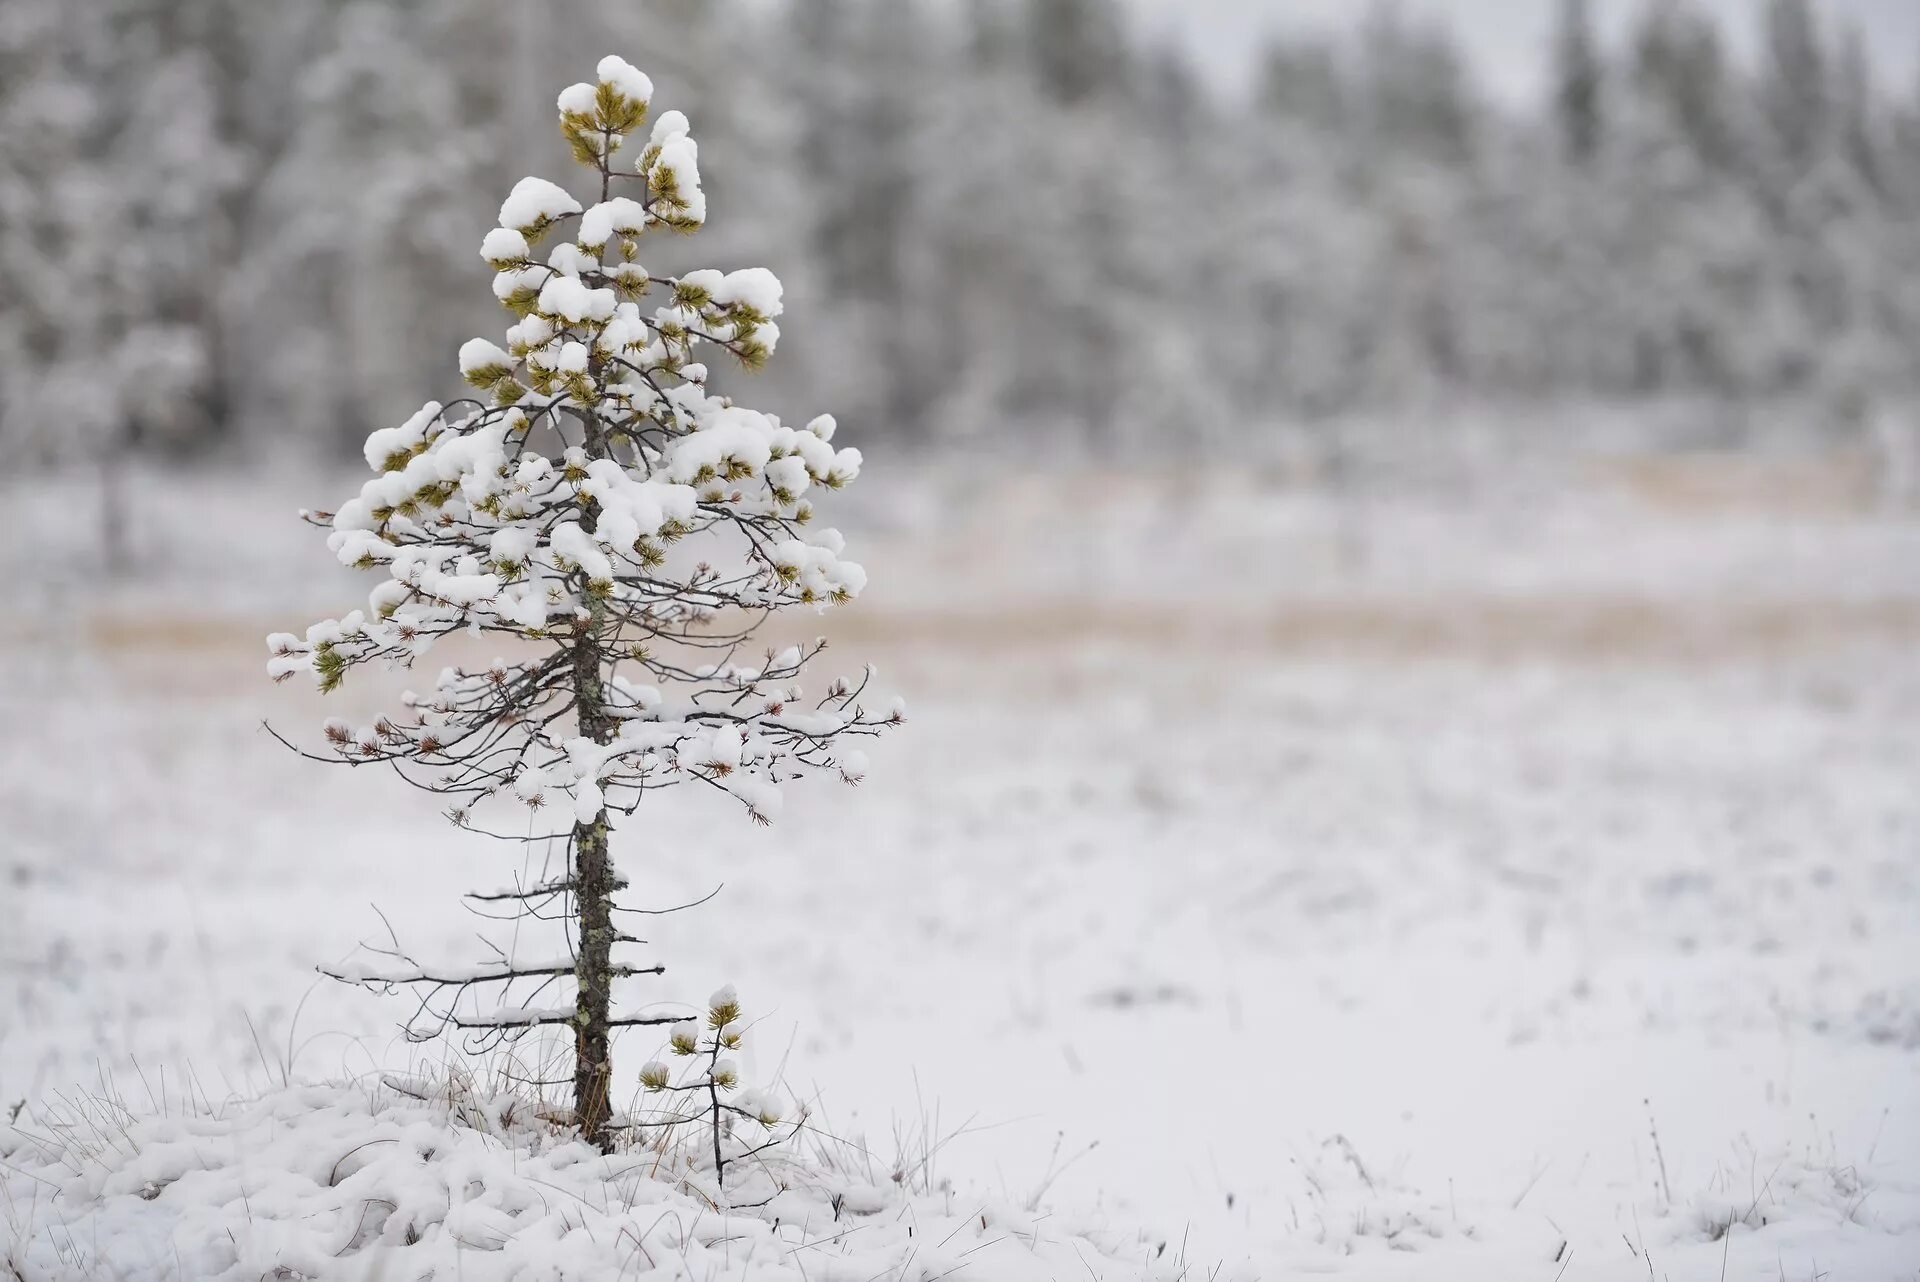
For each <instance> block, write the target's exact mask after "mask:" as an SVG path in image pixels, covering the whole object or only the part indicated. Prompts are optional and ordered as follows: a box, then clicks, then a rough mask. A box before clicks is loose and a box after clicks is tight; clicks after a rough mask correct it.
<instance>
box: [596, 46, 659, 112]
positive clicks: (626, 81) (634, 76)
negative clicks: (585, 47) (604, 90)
mask: <svg viewBox="0 0 1920 1282" xmlns="http://www.w3.org/2000/svg"><path fill="white" fill-rule="evenodd" d="M594 74H595V75H597V76H598V77H599V78H600V83H601V84H603V85H609V86H611V87H612V88H614V89H615V90H617V91H618V92H619V93H620V94H621V96H622V97H625V98H627V99H629V100H631V101H633V102H651V101H653V81H652V79H651V78H649V77H648V75H647V73H646V72H644V71H641V70H640V69H639V68H637V67H635V66H634V65H633V64H632V63H630V62H628V61H627V60H626V59H625V58H622V57H619V56H618V55H616V54H611V53H610V54H608V55H607V56H606V57H604V58H602V59H601V60H600V65H599V66H597V67H595V68H594Z"/></svg>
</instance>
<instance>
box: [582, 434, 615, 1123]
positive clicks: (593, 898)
mask: <svg viewBox="0 0 1920 1282" xmlns="http://www.w3.org/2000/svg"><path fill="white" fill-rule="evenodd" d="M582 417H583V419H584V421H585V426H586V435H587V440H586V447H587V452H588V453H589V454H590V455H594V456H598V455H599V454H600V453H602V452H603V451H604V450H605V448H606V445H605V440H604V438H603V436H602V434H601V430H600V423H599V421H598V419H597V418H596V417H595V416H594V415H591V414H587V415H583V416H582ZM598 515H599V513H598V510H597V505H596V504H593V503H591V502H589V503H588V504H587V505H586V511H585V512H584V513H583V514H582V518H581V525H582V526H583V527H584V528H585V529H586V530H588V531H589V532H591V531H592V530H593V528H594V525H595V522H596V519H597V517H598ZM602 627H603V616H602V613H601V610H600V606H599V603H598V602H597V601H594V602H592V603H591V604H590V606H589V615H588V618H587V620H586V621H585V623H584V624H583V625H582V627H581V630H580V633H579V635H578V637H577V639H576V640H575V642H574V647H573V700H574V717H575V719H576V720H577V722H578V723H579V730H580V733H581V734H582V735H583V736H585V737H586V738H589V739H591V740H593V741H594V742H595V743H607V742H609V741H610V740H611V739H612V737H613V731H614V726H613V721H612V719H611V718H609V717H608V716H607V715H606V711H605V708H604V706H603V700H604V697H605V694H604V686H603V684H602V677H601V665H602V663H603V662H604V660H605V653H604V646H603V643H602V638H601V628H602ZM611 834H612V825H611V824H610V823H609V822H608V820H607V812H606V811H605V810H604V809H603V810H602V811H601V812H600V813H599V814H597V815H595V816H594V817H593V820H592V822H590V823H575V824H574V826H573V894H574V904H575V907H576V909H577V911H578V932H579V933H578V938H577V940H576V941H575V945H576V946H575V957H574V979H575V987H576V990H577V991H576V996H575V998H574V1011H573V1027H574V1041H573V1107H574V1116H575V1117H576V1118H577V1119H578V1122H579V1125H580V1134H581V1136H582V1137H583V1138H584V1139H586V1140H587V1141H588V1142H589V1143H591V1144H595V1145H598V1146H599V1147H600V1149H601V1150H602V1151H609V1150H611V1148H612V1144H613V1137H612V1135H611V1133H610V1132H609V1131H608V1129H607V1121H608V1117H609V1115H610V1113H611V1112H612V1101H611V1095H612V1089H613V1049H612V1045H611V1042H612V1026H611V1023H610V1020H611V1018H612V1007H613V944H614V936H615V933H616V932H615V930H614V925H613V893H614V891H616V890H617V889H619V881H618V879H617V878H616V877H615V875H614V871H613V859H612V855H611V853H610V850H609V846H610V842H609V840H608V839H609V837H610V836H611Z"/></svg>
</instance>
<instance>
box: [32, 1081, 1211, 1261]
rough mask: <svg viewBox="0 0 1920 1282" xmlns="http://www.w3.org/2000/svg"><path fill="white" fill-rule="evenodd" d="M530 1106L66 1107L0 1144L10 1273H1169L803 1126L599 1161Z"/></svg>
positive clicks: (397, 1102) (284, 1091) (449, 1102)
mask: <svg viewBox="0 0 1920 1282" xmlns="http://www.w3.org/2000/svg"><path fill="white" fill-rule="evenodd" d="M546 1119H547V1115H546V1113H545V1110H544V1109H543V1108H541V1107H540V1106H538V1105H536V1104H533V1103H531V1102H529V1101H528V1100H526V1099H525V1098H523V1097H519V1096H515V1095H510V1094H488V1093H484V1092H482V1091H479V1090H477V1089H476V1088H474V1087H473V1086H472V1085H471V1084H470V1083H469V1082H468V1081H467V1080H466V1079H464V1078H462V1077H459V1076H455V1077H453V1078H451V1079H447V1080H443V1081H441V1082H440V1083H438V1084H437V1085H434V1086H432V1087H422V1086H420V1085H418V1084H415V1083H411V1082H408V1081H405V1080H402V1079H397V1078H382V1079H381V1080H380V1082H379V1084H378V1085H375V1086H371V1087H368V1086H361V1085H332V1086H288V1087H282V1088H280V1089H277V1090H274V1091H272V1092H269V1093H267V1094H265V1095H263V1096H260V1097H258V1098H254V1099H251V1100H247V1101H245V1102H240V1103H236V1104H232V1105H229V1106H224V1107H218V1108H213V1107H207V1106H205V1105H200V1106H197V1107H193V1108H189V1109H187V1110H184V1111H182V1110H177V1109H175V1110H169V1111H168V1112H166V1113H163V1114H158V1115H138V1114H136V1113H134V1112H132V1111H131V1110H130V1109H129V1108H128V1107H127V1106H126V1105H125V1103H124V1102H123V1101H121V1100H120V1099H118V1098H115V1097H112V1096H110V1095H99V1096H87V1097H83V1098H76V1097H73V1096H67V1097H63V1098H62V1100H61V1101H60V1103H59V1104H57V1105H55V1106H53V1107H50V1108H47V1109H43V1110H39V1111H37V1112H36V1113H34V1114H32V1115H29V1116H25V1117H22V1118H20V1119H18V1120H17V1121H16V1123H15V1126H14V1128H13V1129H11V1130H8V1131H5V1132H0V1214H4V1230H5V1237H6V1240H7V1245H6V1247H5V1250H4V1253H0V1277H6V1278H8V1279H9V1282H12V1280H13V1279H21V1280H23V1282H43V1280H44V1282H54V1280H59V1282H65V1280H66V1279H81V1278H86V1279H141V1280H142V1282H150V1280H153V1279H181V1280H183V1282H184V1280H188V1279H191V1280H192V1282H222V1280H224V1282H239V1280H240V1279H247V1280H248V1282H257V1280H258V1279H261V1278H270V1279H275V1282H296V1280H298V1279H315V1280H317V1279H333V1278H352V1279H362V1278H366V1279H372V1278H408V1279H412V1278H425V1277H435V1278H441V1277H445V1278H454V1277H458V1278H461V1279H464V1280H466V1282H495V1280H499V1282H504V1280H507V1279H513V1280H515V1282H534V1280H536V1279H546V1280H551V1282H559V1280H560V1279H594V1280H597V1279H609V1280H611V1279H615V1278H619V1279H629V1278H632V1279H647V1278H676V1279H712V1280H714V1282H721V1280H724V1279H735V1278H738V1279H745V1278H747V1277H748V1276H749V1275H751V1276H752V1277H753V1278H754V1279H756V1280H757V1282H775V1280H777V1279H793V1280H794V1282H829V1280H832V1279H847V1280H854V1279H858V1280H859V1282H867V1280H868V1279H873V1278H883V1277H884V1278H893V1279H911V1280H913V1282H936V1280H938V1279H954V1280H956V1282H964V1280H965V1279H988V1278H990V1279H995V1280H996V1282H1020V1280H1021V1279H1029V1278H1031V1279H1036V1280H1038V1279H1049V1278H1062V1277H1069V1276H1088V1275H1091V1276H1093V1277H1096V1278H1151V1279H1159V1278H1164V1279H1172V1278H1177V1277H1179V1276H1180V1275H1181V1273H1182V1271H1183V1266H1182V1264H1181V1263H1180V1262H1179V1261H1178V1259H1177V1253H1176V1252H1174V1251H1172V1250H1170V1249H1169V1248H1168V1247H1167V1246H1166V1244H1164V1243H1163V1242H1161V1241H1160V1240H1159V1239H1156V1238H1152V1237H1149V1236H1147V1235H1145V1234H1141V1233H1125V1232H1119V1231H1115V1230H1112V1229H1109V1228H1104V1227H1102V1226H1101V1225H1099V1224H1097V1223H1092V1222H1082V1223H1070V1222H1068V1221H1067V1220H1066V1219H1064V1218H1063V1217H1061V1216H1059V1215H1057V1214H1055V1213H1051V1212H1046V1211H1040V1210H1036V1209H1033V1208H1031V1207H1027V1206H1023V1205H1020V1204H1019V1203H1018V1202H1017V1201H1016V1200H1014V1199H1008V1198H1003V1197H992V1198H989V1197H968V1196H965V1195H963V1194H962V1193H960V1192H958V1191H956V1190H955V1189H954V1188H953V1187H952V1186H951V1185H947V1184H942V1185H939V1186H934V1187H928V1186H927V1185H926V1184H925V1183H922V1182H921V1181H918V1180H916V1179H913V1178H899V1177H897V1176H894V1175H889V1174H888V1172H889V1171H897V1170H899V1169H901V1164H899V1163H895V1164H891V1165H889V1164H886V1163H876V1162H874V1161H873V1160H871V1159H870V1157H869V1156H868V1155H867V1154H866V1153H864V1152H863V1151H861V1150H860V1149H858V1148H857V1147H856V1146H854V1145H851V1144H848V1143H845V1142H842V1141H838V1140H834V1139H831V1138H830V1137H827V1136H826V1135H824V1134H823V1133H821V1132H819V1131H818V1130H809V1131H808V1132H807V1133H806V1134H805V1136H804V1137H803V1138H804V1140H805V1141H810V1142H804V1143H797V1144H792V1145H788V1146H783V1147H782V1148H780V1149H777V1150H769V1151H767V1152H763V1153H760V1154H757V1155H755V1156H754V1157H753V1158H752V1159H751V1160H747V1161H734V1162H730V1163H729V1167H728V1175H727V1184H726V1187H725V1188H724V1190H722V1189H721V1188H720V1187H719V1186H718V1185H717V1184H716V1183H715V1181H714V1180H713V1178H712V1176H713V1172H712V1169H711V1162H710V1159H708V1158H705V1157H704V1156H703V1152H702V1147H703V1146H702V1145H700V1144H697V1143H684V1144H683V1143H652V1144H639V1145H635V1146H633V1147H630V1148H626V1149H623V1150H621V1151H617V1152H615V1153H613V1154H610V1155H603V1154H601V1153H600V1152H599V1151H598V1150H597V1149H595V1148H594V1147H593V1146H591V1145H588V1144H585V1143H582V1142H581V1141H579V1140H578V1139H577V1138H574V1137H573V1136H572V1135H571V1134H570V1133H569V1131H568V1130H567V1129H565V1128H563V1127H561V1126H558V1125H555V1124H554V1123H553V1122H552V1121H549V1120H546Z"/></svg>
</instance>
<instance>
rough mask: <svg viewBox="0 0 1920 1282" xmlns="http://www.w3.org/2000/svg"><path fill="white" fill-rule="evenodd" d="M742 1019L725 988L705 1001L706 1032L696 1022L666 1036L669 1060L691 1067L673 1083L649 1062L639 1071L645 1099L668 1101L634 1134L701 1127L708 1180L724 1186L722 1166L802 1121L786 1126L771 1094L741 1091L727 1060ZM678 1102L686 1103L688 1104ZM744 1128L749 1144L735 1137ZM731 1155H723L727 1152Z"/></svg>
mask: <svg viewBox="0 0 1920 1282" xmlns="http://www.w3.org/2000/svg"><path fill="white" fill-rule="evenodd" d="M744 1020H745V1014H744V1011H743V1009H742V1007H741V1005H740V995H739V994H738V993H737V992H736V991H735V990H734V988H733V986H732V985H731V984H729V985H727V986H726V987H725V988H722V989H720V990H719V991H717V992H715V993H714V994H713V996H711V997H709V998H708V999H707V1019H706V1029H705V1032H704V1033H703V1032H702V1030H701V1027H700V1023H699V1021H697V1020H691V1019H688V1020H681V1021H680V1022H678V1023H676V1024H674V1025H673V1027H672V1028H671V1029H669V1030H668V1033H667V1048H668V1050H669V1051H671V1052H672V1053H673V1054H674V1055H676V1056H680V1057H683V1058H686V1059H689V1060H691V1061H692V1065H691V1067H690V1068H689V1069H688V1070H687V1071H686V1072H685V1073H684V1074H682V1076H681V1080H680V1081H678V1082H676V1081H675V1080H674V1077H675V1073H674V1070H673V1068H672V1067H671V1066H670V1065H668V1064H665V1063H663V1062H661V1061H660V1060H653V1061H651V1062H649V1063H648V1064H647V1065H646V1066H645V1067H643V1068H642V1069H641V1070H640V1085H641V1086H642V1087H643V1088H644V1089H645V1090H646V1091H647V1092H648V1093H650V1094H654V1095H665V1096H667V1097H669V1100H670V1102H669V1104H668V1106H667V1107H666V1108H665V1109H664V1110H663V1112H662V1114H661V1115H658V1116H653V1117H648V1118H644V1119H636V1120H634V1121H633V1122H632V1123H631V1125H632V1126H633V1127H634V1128H635V1129H646V1130H658V1131H663V1132H668V1133H670V1132H672V1131H673V1130H675V1129H677V1128H679V1127H683V1126H694V1125H704V1126H705V1128H706V1130H707V1139H708V1143H709V1147H710V1149H711V1151H712V1156H713V1178H714V1181H715V1182H716V1183H717V1184H720V1185H722V1186H724V1185H725V1183H726V1174H727V1164H728V1163H729V1162H739V1161H745V1160H746V1159H748V1158H751V1157H753V1156H755V1155H757V1154H759V1153H762V1152H765V1151H766V1150H767V1149H769V1148H772V1147H773V1146H774V1145H776V1144H778V1143H780V1142H782V1141H783V1140H785V1139H787V1138H789V1137H790V1135H791V1133H792V1131H793V1130H797V1129H798V1128H799V1127H800V1125H801V1124H802V1123H804V1121H805V1115H804V1112H803V1113H802V1115H801V1116H800V1117H799V1118H797V1119H795V1120H794V1121H793V1122H791V1123H790V1124H789V1126H790V1130H789V1132H788V1133H786V1134H783V1133H782V1132H781V1130H780V1127H781V1125H782V1123H783V1122H785V1121H786V1113H785V1109H784V1108H783V1107H782V1105H781V1101H780V1098H779V1096H778V1095H777V1094H776V1093H775V1092H773V1091H771V1090H742V1089H741V1085H740V1069H739V1066H738V1065H737V1064H735V1063H734V1061H733V1060H732V1059H731V1058H730V1057H729V1053H730V1052H738V1051H739V1050H740V1049H741V1048H742V1047H743V1046H744V1045H745V1044H746V1028H745V1023H744ZM683 1100H689V1101H692V1102H691V1103H690V1104H689V1103H685V1102H682V1101H683ZM743 1124H745V1125H749V1126H750V1127H751V1128H752V1129H753V1130H754V1131H755V1132H756V1134H755V1136H754V1137H753V1138H752V1139H751V1140H743V1139H741V1138H740V1136H739V1134H738V1131H739V1129H740V1127H741V1126H742V1125H743ZM729 1147H731V1148H732V1150H733V1151H732V1153H731V1154H729V1153H728V1148H729Z"/></svg>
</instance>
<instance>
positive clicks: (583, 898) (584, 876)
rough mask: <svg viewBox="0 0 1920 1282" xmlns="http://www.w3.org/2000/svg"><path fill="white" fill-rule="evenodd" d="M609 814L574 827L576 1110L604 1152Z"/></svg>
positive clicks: (607, 1142) (609, 1063) (608, 1083)
mask: <svg viewBox="0 0 1920 1282" xmlns="http://www.w3.org/2000/svg"><path fill="white" fill-rule="evenodd" d="M607 833H608V827H607V819H606V815H605V813H604V812H602V814H601V815H600V816H599V817H598V818H597V819H595V820H594V821H593V822H592V823H590V824H575V825H574V828H573V878H574V894H575V896H576V898H577V900H578V903H579V906H580V942H579V949H578V956H577V957H576V959H575V961H574V978H575V981H576V984H577V987H578V995H577V996H576V998H575V1005H574V1014H573V1023H574V1038H573V1107H574V1114H575V1116H576V1117H578V1119H579V1122H580V1134H581V1135H582V1136H583V1137H584V1138H585V1139H586V1140H587V1141H588V1142H589V1143H592V1144H596V1145H598V1146H599V1147H600V1148H601V1149H602V1150H603V1151H606V1150H609V1149H610V1148H611V1146H612V1137H611V1136H610V1135H609V1133H608V1131H607V1118H608V1115H609V1113H610V1112H611V1111H612V1110H611V1106H610V1105H611V1101H610V1099H609V1096H610V1095H611V1093H612V1089H613V1050H612V1047H611V1045H610V1037H609V1033H610V1029H609V1027H608V1024H607V1020H608V1018H609V1016H610V1013H611V1009H612V998H613V991H612V990H613V975H612V968H613V911H612V898H613V868H612V863H611V861H610V860H609V859H608V857H607Z"/></svg>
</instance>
